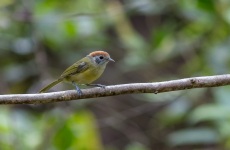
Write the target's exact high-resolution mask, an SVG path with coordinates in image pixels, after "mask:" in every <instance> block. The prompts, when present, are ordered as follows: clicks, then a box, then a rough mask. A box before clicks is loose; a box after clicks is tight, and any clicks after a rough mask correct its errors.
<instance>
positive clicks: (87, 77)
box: [67, 70, 103, 84]
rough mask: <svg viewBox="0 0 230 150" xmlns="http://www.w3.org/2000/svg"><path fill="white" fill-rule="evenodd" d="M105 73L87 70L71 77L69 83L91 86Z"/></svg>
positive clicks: (68, 79)
mask: <svg viewBox="0 0 230 150" xmlns="http://www.w3.org/2000/svg"><path fill="white" fill-rule="evenodd" d="M102 73H103V71H97V70H86V71H85V72H83V73H78V74H75V75H72V76H69V77H68V78H67V81H70V82H72V81H74V82H76V83H78V84H89V83H92V82H93V81H95V80H97V79H98V78H99V77H100V76H101V74H102Z"/></svg>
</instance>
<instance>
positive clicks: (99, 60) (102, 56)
mask: <svg viewBox="0 0 230 150" xmlns="http://www.w3.org/2000/svg"><path fill="white" fill-rule="evenodd" d="M88 56H89V57H90V58H91V59H92V60H93V62H94V63H96V64H97V65H102V64H107V63H108V62H109V61H112V62H115V61H114V60H113V59H112V58H110V55H109V54H108V53H107V52H104V51H94V52H92V53H90V54H89V55H88Z"/></svg>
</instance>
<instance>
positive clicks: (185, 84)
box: [0, 74, 230, 104]
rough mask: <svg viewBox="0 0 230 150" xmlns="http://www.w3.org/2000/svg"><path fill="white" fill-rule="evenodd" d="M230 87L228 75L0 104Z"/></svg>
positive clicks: (3, 98)
mask: <svg viewBox="0 0 230 150" xmlns="http://www.w3.org/2000/svg"><path fill="white" fill-rule="evenodd" d="M225 85H230V74H225V75H216V76H205V77H193V78H186V79H179V80H171V81H165V82H155V83H131V84H120V85H111V86H106V88H99V87H96V88H90V89H84V90H82V92H83V94H82V95H81V96H79V95H77V92H76V91H75V90H69V91H61V92H52V93H42V94H10V95H0V104H44V103H51V102H62V101H70V100H78V99H87V98H95V97H106V96H115V95H122V94H137V93H154V94H158V93H162V92H170V91H178V90H185V89H193V88H206V87H218V86H225Z"/></svg>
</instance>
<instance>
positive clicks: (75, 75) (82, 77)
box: [39, 50, 115, 95]
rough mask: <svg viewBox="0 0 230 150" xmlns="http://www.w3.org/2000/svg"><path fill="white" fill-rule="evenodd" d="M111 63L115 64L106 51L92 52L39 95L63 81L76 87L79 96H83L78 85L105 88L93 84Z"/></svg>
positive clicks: (43, 89)
mask: <svg viewBox="0 0 230 150" xmlns="http://www.w3.org/2000/svg"><path fill="white" fill-rule="evenodd" d="M110 61H111V62H115V61H114V60H113V59H112V58H111V57H110V55H109V54H108V53H107V52H105V51H100V50H99V51H94V52H91V53H90V54H88V55H87V56H86V57H84V58H82V59H80V60H79V61H77V62H75V63H74V64H73V65H71V66H70V67H68V68H67V69H66V70H65V71H64V72H63V73H62V74H61V76H60V77H59V78H58V79H57V80H55V81H53V82H52V83H50V84H48V85H47V86H45V87H44V88H42V89H41V90H40V91H39V93H44V92H46V91H48V90H49V89H50V88H52V87H53V86H55V85H56V84H58V83H60V82H63V81H64V82H69V83H72V84H73V86H75V88H76V91H77V93H78V95H82V94H83V93H82V91H81V89H80V88H79V87H78V85H86V86H97V87H102V88H105V85H102V84H92V82H94V81H95V80H97V79H98V78H99V77H100V76H101V75H102V73H103V72H104V70H105V68H106V65H107V64H108V62H110Z"/></svg>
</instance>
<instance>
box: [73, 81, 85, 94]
mask: <svg viewBox="0 0 230 150" xmlns="http://www.w3.org/2000/svg"><path fill="white" fill-rule="evenodd" d="M72 84H73V86H75V88H76V91H77V94H78V95H80V96H81V95H82V94H83V93H82V91H81V89H80V88H79V87H78V86H77V84H76V83H75V82H74V81H72Z"/></svg>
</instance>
